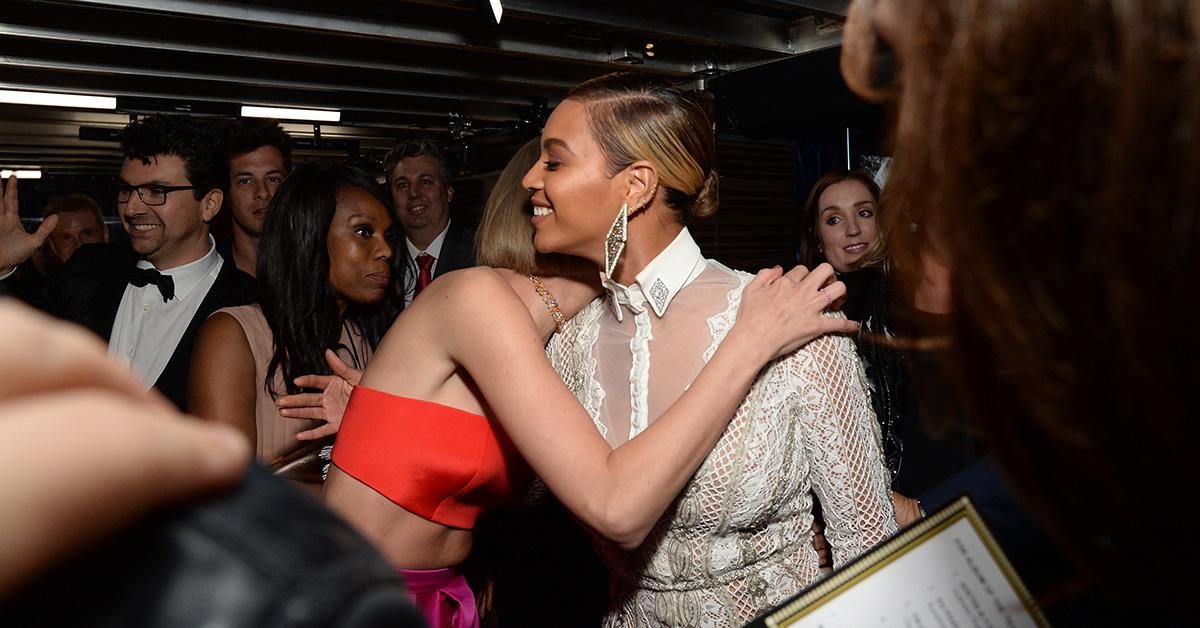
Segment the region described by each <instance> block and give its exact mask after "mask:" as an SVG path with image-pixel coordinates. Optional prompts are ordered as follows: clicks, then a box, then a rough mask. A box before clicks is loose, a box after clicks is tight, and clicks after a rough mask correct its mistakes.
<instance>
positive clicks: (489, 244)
mask: <svg viewBox="0 0 1200 628" xmlns="http://www.w3.org/2000/svg"><path fill="white" fill-rule="evenodd" d="M540 155H541V145H540V142H539V138H534V139H532V140H529V141H528V142H526V143H525V144H524V145H522V146H521V148H520V149H518V150H517V153H516V154H515V155H513V157H512V159H510V160H509V161H508V165H506V166H505V167H504V170H503V171H502V172H501V173H500V177H499V178H498V179H496V185H495V186H493V187H492V192H491V194H489V195H488V199H487V203H485V204H484V207H483V217H482V218H480V220H479V229H478V231H476V235H475V262H476V263H477V264H479V265H480V266H491V267H492V268H508V269H511V270H515V271H517V272H519V273H521V274H523V275H542V276H554V277H573V278H580V279H582V278H588V277H595V276H596V274H597V270H596V265H595V264H592V263H591V262H589V261H587V260H585V259H583V258H580V257H575V256H573V255H562V254H559V253H548V254H546V253H538V252H537V250H536V249H535V248H534V246H533V225H532V224H531V223H530V222H529V216H530V213H531V212H529V211H527V209H528V207H529V199H530V197H531V196H532V194H533V193H532V192H530V191H529V190H528V189H526V188H525V187H524V186H522V185H521V179H522V178H523V177H524V176H525V173H526V172H529V169H530V168H532V167H533V165H534V164H536V163H537V161H538V157H539V156H540Z"/></svg>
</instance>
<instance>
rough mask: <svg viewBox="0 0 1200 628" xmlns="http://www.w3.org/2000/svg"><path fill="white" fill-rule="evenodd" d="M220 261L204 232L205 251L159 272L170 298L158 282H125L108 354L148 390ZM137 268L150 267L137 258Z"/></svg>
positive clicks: (221, 262) (211, 242)
mask: <svg viewBox="0 0 1200 628" xmlns="http://www.w3.org/2000/svg"><path fill="white" fill-rule="evenodd" d="M222 264H223V261H222V260H221V256H220V255H218V254H217V248H216V242H215V241H214V240H213V238H212V236H209V237H208V253H207V254H205V255H204V257H201V258H200V259H198V260H196V261H194V262H191V263H189V264H184V265H183V266H178V267H176V268H172V269H170V270H164V271H161V272H162V274H164V275H169V276H170V277H171V279H172V280H173V281H174V282H175V298H174V299H171V300H170V301H167V302H166V303H163V298H162V293H161V292H159V290H158V286H156V285H154V284H147V285H145V286H142V287H140V288H139V287H137V286H134V285H133V284H130V285H128V286H125V294H124V295H122V296H121V305H120V307H118V308H117V317H116V319H115V320H114V321H113V330H112V335H111V336H109V339H108V355H110V356H112V357H113V358H115V359H117V360H120V361H121V362H124V363H126V364H129V365H130V366H131V367H133V372H134V373H136V374H137V375H139V376H141V377H142V378H143V380H144V384H145V386H146V389H147V390H149V389H150V387H151V386H153V385H154V382H156V381H158V377H159V376H160V375H162V372H163V369H165V368H166V367H167V363H168V362H170V361H171V356H172V355H174V354H175V348H176V347H178V346H179V340H180V339H181V338H183V334H184V332H185V331H187V328H188V325H190V324H191V322H192V318H194V317H195V316H196V311H197V310H199V309H200V304H201V303H202V302H203V301H204V297H205V296H207V295H208V291H209V289H210V288H212V285H213V283H215V282H216V280H217V275H218V274H220V272H221V265H222ZM137 267H138V268H154V265H153V264H151V263H150V262H147V261H146V260H139V261H138V263H137Z"/></svg>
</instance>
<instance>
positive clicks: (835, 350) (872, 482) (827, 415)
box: [794, 336, 896, 565]
mask: <svg viewBox="0 0 1200 628" xmlns="http://www.w3.org/2000/svg"><path fill="white" fill-rule="evenodd" d="M794 367H795V368H796V369H797V376H798V382H799V385H800V386H801V390H800V395H801V398H802V405H803V412H802V420H801V425H802V429H803V431H804V441H805V447H806V448H807V452H808V455H809V460H810V461H811V463H812V469H811V473H812V480H813V483H812V485H813V491H814V492H815V493H816V495H817V499H819V500H820V502H821V507H822V510H823V512H824V515H825V523H826V528H825V538H826V539H827V540H828V541H829V544H830V546H832V548H833V560H834V564H835V565H842V564H845V563H846V562H847V561H849V560H851V559H853V558H854V557H855V556H858V555H859V554H861V553H862V552H863V551H864V550H866V549H868V548H870V547H871V546H872V545H874V544H876V543H878V542H879V541H881V540H883V539H885V538H887V536H888V535H890V534H892V533H893V532H895V531H896V522H895V513H894V510H893V507H892V499H891V492H890V489H889V483H888V472H887V469H886V467H884V464H883V456H882V454H881V451H880V436H879V424H878V422H877V421H876V420H875V414H874V412H872V410H871V401H870V398H869V397H868V393H867V386H866V381H865V379H864V376H863V373H862V367H861V366H859V362H858V356H857V355H856V354H855V351H854V344H853V343H852V342H851V341H850V340H849V339H848V338H844V337H837V336H825V337H823V338H819V339H817V340H814V341H813V342H811V343H809V344H808V345H807V346H806V347H804V348H802V349H801V350H800V351H798V352H797V353H796V355H795V358H794Z"/></svg>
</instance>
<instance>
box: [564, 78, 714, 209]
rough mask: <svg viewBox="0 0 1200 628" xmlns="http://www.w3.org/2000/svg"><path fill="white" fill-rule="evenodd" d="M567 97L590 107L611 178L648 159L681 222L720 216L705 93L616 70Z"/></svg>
mask: <svg viewBox="0 0 1200 628" xmlns="http://www.w3.org/2000/svg"><path fill="white" fill-rule="evenodd" d="M567 99H568V100H575V101H578V102H580V103H582V104H583V105H584V107H585V108H586V109H587V113H588V118H589V125H590V127H591V131H592V135H593V136H594V137H595V139H596V143H597V144H599V145H600V149H601V150H602V151H604V155H605V157H606V158H607V160H608V171H609V174H610V175H615V174H617V173H618V172H621V171H622V170H624V169H625V168H627V167H629V165H630V164H632V163H634V162H636V161H639V160H646V161H649V162H650V163H652V164H654V167H655V169H656V170H657V171H658V178H659V184H660V186H661V187H662V188H663V192H664V199H665V200H666V203H667V206H669V207H671V208H672V209H674V210H675V211H676V212H678V214H679V218H680V219H681V220H687V219H690V218H703V217H705V216H711V215H712V214H714V213H716V211H717V206H718V204H719V200H720V199H719V194H718V177H717V171H716V169H715V168H714V164H715V160H716V148H715V141H714V138H713V121H712V114H711V109H712V107H711V101H710V100H709V97H708V96H707V95H706V94H697V93H687V92H684V91H682V90H680V89H678V88H676V87H674V86H673V85H671V84H670V83H669V82H667V81H666V80H664V79H661V78H657V77H652V76H646V75H643V74H635V73H632V72H617V73H614V74H606V75H604V76H600V77H597V78H594V79H592V80H590V81H587V82H584V83H581V84H579V85H578V86H576V87H575V88H574V89H572V90H571V91H570V92H569V93H568V94H567Z"/></svg>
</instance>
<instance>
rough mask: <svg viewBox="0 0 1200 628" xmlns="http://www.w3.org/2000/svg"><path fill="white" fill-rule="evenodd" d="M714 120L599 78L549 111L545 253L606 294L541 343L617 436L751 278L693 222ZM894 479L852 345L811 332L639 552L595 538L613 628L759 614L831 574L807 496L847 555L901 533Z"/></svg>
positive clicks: (642, 424) (675, 100)
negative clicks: (707, 251)
mask: <svg viewBox="0 0 1200 628" xmlns="http://www.w3.org/2000/svg"><path fill="white" fill-rule="evenodd" d="M712 128H713V127H712V121H711V118H710V117H709V115H708V114H707V112H706V109H705V107H704V106H703V105H702V103H700V102H698V101H697V100H696V99H695V98H693V97H691V96H689V95H685V94H683V93H682V92H680V91H678V90H675V89H674V88H672V87H671V86H670V85H668V84H666V83H665V82H662V81H659V80H656V79H652V78H647V77H643V76H638V75H634V74H614V75H608V76H604V77H600V78H598V79H594V80H592V81H589V82H587V83H584V84H582V85H580V86H578V87H576V88H575V89H574V90H572V92H571V93H570V94H569V95H568V96H567V98H566V100H564V101H563V103H562V104H561V105H559V107H558V108H556V109H555V111H554V113H553V115H552V116H551V117H550V119H549V121H548V122H547V124H546V128H545V130H544V132H543V134H542V163H539V164H535V166H534V167H533V168H532V169H531V170H530V171H529V172H528V173H527V174H526V176H525V180H524V183H525V185H526V186H527V187H528V188H530V189H531V190H533V192H534V195H533V203H534V206H535V207H534V218H533V224H534V227H535V230H536V236H535V244H536V245H537V248H538V249H539V250H540V251H542V252H558V253H568V254H572V255H578V256H581V257H584V258H587V259H590V260H592V261H594V262H596V264H597V265H599V266H600V268H601V272H602V275H603V282H604V286H605V289H606V291H607V296H605V297H603V298H602V299H599V300H597V301H595V302H593V303H592V304H591V305H590V306H588V307H587V308H585V309H584V310H583V312H582V313H580V314H579V315H578V316H576V317H575V319H574V320H572V321H571V322H570V323H569V324H568V329H566V330H565V331H564V333H563V334H560V335H559V336H558V338H557V339H556V340H555V341H553V342H552V343H551V346H550V347H549V349H548V351H549V352H550V355H551V360H552V362H553V363H554V365H555V368H556V369H557V370H558V371H559V373H560V374H561V375H562V376H563V378H564V380H566V382H567V384H568V386H570V387H571V388H572V390H573V391H574V392H575V393H576V395H577V396H578V397H579V399H580V401H581V402H582V403H583V405H584V407H585V408H586V409H587V410H588V412H589V413H590V414H591V416H592V418H593V420H594V422H595V424H596V426H597V428H598V429H599V430H600V432H601V433H602V434H603V435H604V437H605V438H606V439H607V440H608V442H609V444H610V445H612V446H613V447H617V446H619V445H621V444H622V443H624V442H626V441H628V440H629V439H631V438H633V437H634V436H636V435H637V434H639V433H640V432H641V431H642V430H644V429H646V427H647V425H649V424H650V423H652V422H654V420H655V419H656V418H657V417H658V416H659V415H660V414H662V412H663V411H664V410H665V409H666V408H667V407H669V406H670V405H671V403H672V402H674V401H675V400H676V399H677V398H678V397H679V396H680V395H681V394H682V393H683V391H684V390H686V389H687V387H688V386H689V385H690V383H691V382H692V380H693V379H694V378H695V377H696V375H697V373H698V372H699V371H700V369H701V368H702V367H703V365H704V364H705V362H706V360H708V359H709V358H710V357H711V356H712V355H713V353H714V352H715V351H716V348H717V346H718V345H719V344H720V343H721V341H722V339H723V338H724V336H725V334H726V332H727V331H728V330H729V328H730V326H731V325H732V324H733V322H734V319H735V317H736V315H737V310H738V304H739V302H740V298H741V293H742V289H743V288H744V287H745V286H746V285H747V284H748V283H749V281H750V279H751V276H749V275H747V274H745V273H740V272H736V271H733V270H730V269H728V268H726V267H725V266H722V265H721V264H719V263H717V262H715V261H712V260H705V259H704V258H703V257H702V256H701V254H700V249H699V247H698V246H697V245H696V243H695V241H694V240H693V239H692V237H691V236H690V235H689V234H688V231H687V229H686V228H684V227H683V224H682V222H683V221H684V220H685V219H686V218H689V217H693V216H697V217H698V216H706V215H709V214H711V213H712V212H714V211H715V210H716V206H717V173H716V171H715V170H714V169H713V161H714V146H713V132H712ZM614 216H615V217H616V218H615V220H614ZM888 482H889V478H888V475H887V471H886V470H885V468H884V466H883V462H882V458H881V454H880V444H879V434H878V424H877V423H876V421H875V418H874V416H873V414H872V411H871V406H870V401H869V398H868V396H867V390H866V387H865V384H864V378H863V372H862V368H861V366H860V365H859V362H858V358H857V357H856V355H855V351H854V345H853V343H852V342H851V341H850V340H849V339H847V338H844V337H835V336H827V337H824V338H821V339H818V340H816V341H813V342H812V343H810V344H808V345H807V346H806V347H804V348H802V349H800V350H799V351H797V352H795V353H793V354H791V355H789V356H787V357H785V358H782V359H779V360H777V361H776V362H774V363H773V364H771V365H770V366H769V367H768V368H766V369H764V370H763V371H762V372H761V373H760V375H759V377H758V379H757V380H756V383H755V384H754V386H753V387H752V388H751V390H750V392H749V394H748V395H747V396H746V398H745V399H744V401H743V402H742V404H741V405H740V407H739V408H738V409H737V411H736V413H735V415H734V417H733V419H732V421H731V422H730V424H729V427H728V428H727V429H726V431H725V433H724V435H723V436H722V437H721V438H720V440H719V441H718V442H717V444H716V446H715V447H714V448H713V450H712V451H711V453H710V454H709V455H708V457H707V459H706V461H705V462H704V463H703V465H702V466H701V468H700V469H699V471H697V472H696V474H695V475H694V476H693V478H692V479H691V480H690V481H689V482H688V484H687V485H686V486H685V488H684V490H683V492H682V493H681V494H680V496H679V498H678V499H677V501H676V502H675V504H674V505H673V506H672V507H671V508H670V509H669V510H668V511H667V513H666V514H664V516H663V517H662V518H661V519H660V521H659V522H658V524H657V525H656V527H655V528H654V530H653V531H652V532H651V534H650V535H649V536H648V537H647V538H646V540H645V541H644V542H643V543H642V544H641V545H639V546H638V547H637V548H635V549H632V550H624V549H621V548H620V547H618V546H616V545H615V544H613V543H611V542H607V541H605V540H603V539H598V540H597V543H598V545H599V547H600V550H601V554H602V557H603V558H604V559H605V561H606V563H607V564H608V566H609V568H610V570H611V572H612V576H613V594H614V601H613V604H614V606H613V608H612V609H611V610H610V612H609V614H608V616H607V617H606V620H605V623H606V625H608V626H660V625H661V626H727V625H740V624H742V623H745V622H747V621H749V620H751V619H753V618H754V617H756V616H757V615H759V614H760V613H762V612H763V611H764V610H766V609H768V608H770V607H771V606H772V605H775V604H777V603H779V602H781V601H783V600H784V599H786V598H787V597H788V596H790V595H792V594H794V593H796V592H798V591H799V590H801V589H802V588H804V587H805V586H806V585H808V584H809V583H811V582H812V581H813V580H815V579H816V578H817V577H818V576H819V575H820V572H819V569H818V558H817V554H816V552H815V551H814V549H813V545H812V535H811V528H812V507H813V498H814V494H815V496H816V498H817V499H818V500H819V501H820V502H821V506H822V509H823V511H824V513H825V520H826V522H827V526H828V527H827V529H826V536H827V538H828V540H829V542H830V544H831V546H832V549H833V558H834V564H835V566H836V565H840V564H843V563H845V562H846V561H848V560H850V559H852V558H853V557H855V556H856V555H858V554H859V553H860V552H862V551H863V550H865V549H867V548H868V547H870V546H871V545H873V544H875V543H877V542H878V541H880V540H881V539H883V538H885V537H886V536H888V535H889V534H890V533H892V532H893V531H894V530H895V523H894V520H893V510H892V501H891V498H890V497H889V492H888Z"/></svg>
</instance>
